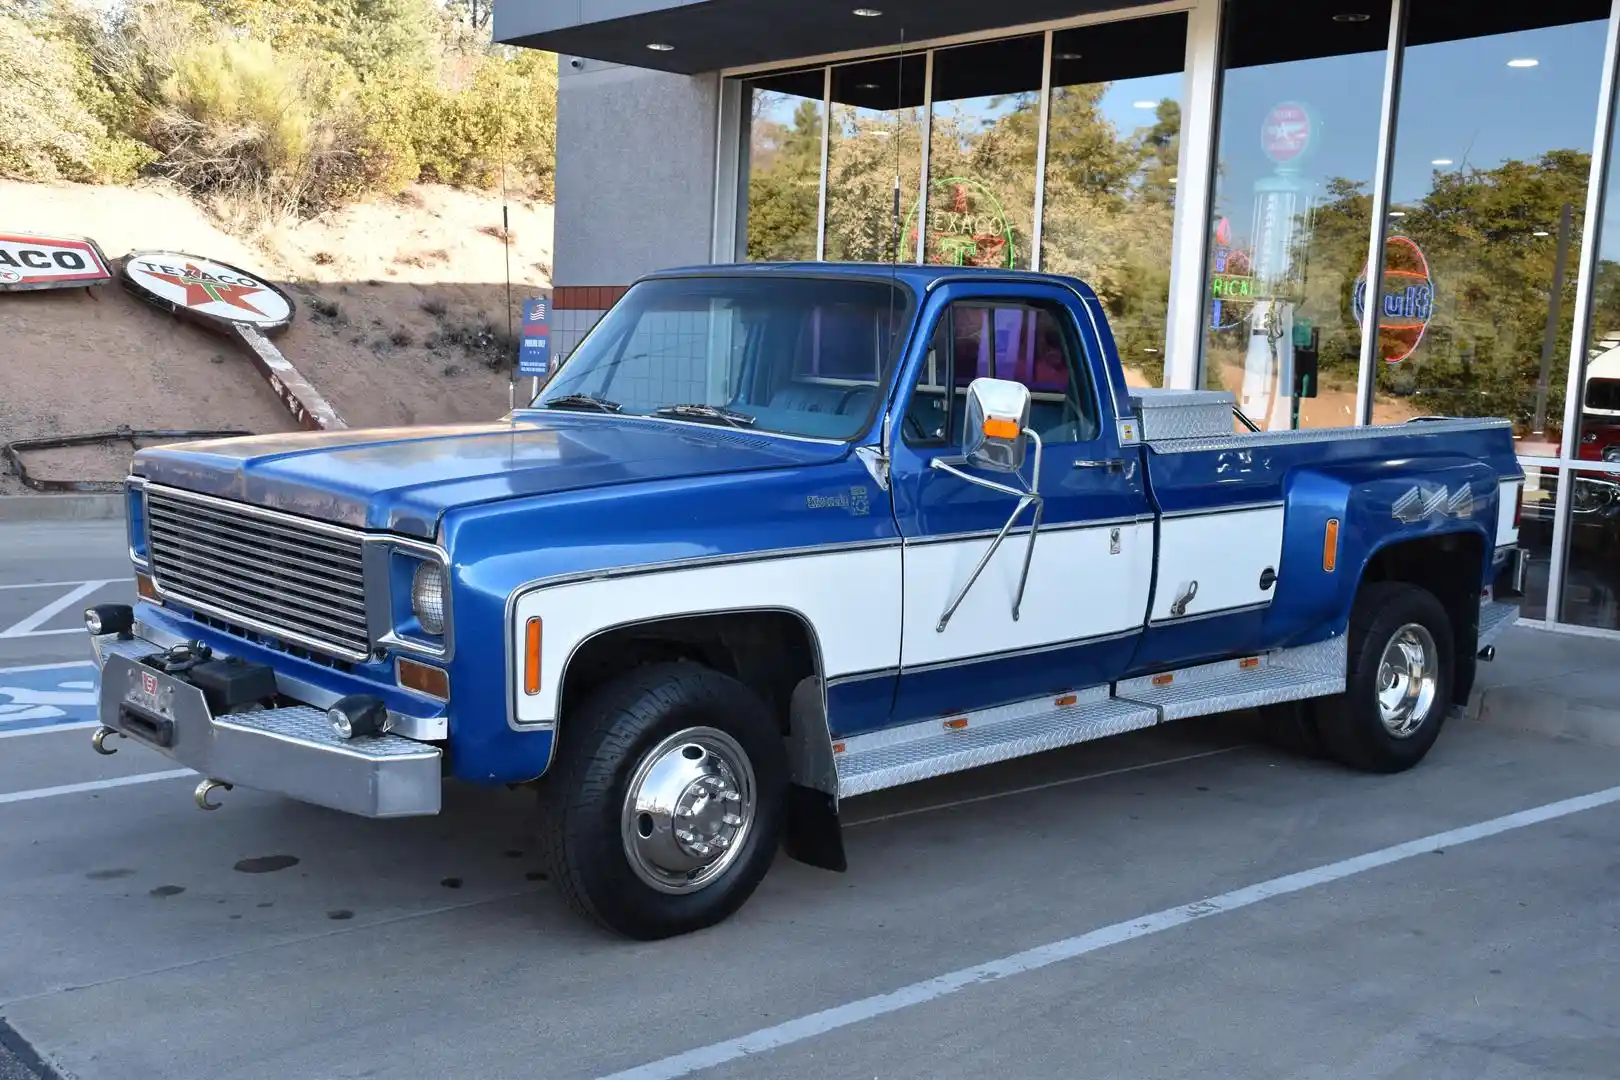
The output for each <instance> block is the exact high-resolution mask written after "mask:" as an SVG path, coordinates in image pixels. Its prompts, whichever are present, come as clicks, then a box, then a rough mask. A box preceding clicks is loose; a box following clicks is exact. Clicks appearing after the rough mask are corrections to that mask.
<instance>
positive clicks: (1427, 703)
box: [1315, 581, 1456, 773]
mask: <svg viewBox="0 0 1620 1080" xmlns="http://www.w3.org/2000/svg"><path fill="white" fill-rule="evenodd" d="M1349 633H1350V669H1349V671H1348V672H1347V673H1346V679H1345V690H1344V693H1343V694H1341V695H1339V696H1338V697H1336V698H1331V699H1328V700H1326V701H1323V702H1322V703H1321V704H1320V706H1319V708H1318V711H1317V715H1316V725H1315V727H1316V730H1317V733H1318V734H1319V735H1320V737H1321V739H1322V744H1323V748H1324V749H1325V750H1326V751H1327V753H1328V755H1329V756H1330V757H1332V758H1333V759H1334V760H1336V761H1338V762H1339V763H1340V764H1342V765H1346V766H1349V767H1350V768H1353V769H1360V770H1362V771H1364V772H1373V773H1396V772H1403V771H1405V770H1407V769H1410V768H1411V767H1412V766H1414V765H1416V764H1417V763H1418V762H1420V761H1422V760H1423V758H1424V757H1425V756H1426V755H1427V754H1428V752H1429V749H1430V747H1432V746H1433V745H1434V741H1435V740H1436V739H1437V738H1439V737H1440V729H1441V727H1442V726H1444V724H1445V720H1446V714H1447V712H1448V711H1449V709H1450V707H1451V690H1452V686H1453V683H1454V680H1455V677H1456V645H1455V638H1454V637H1453V631H1452V624H1451V618H1450V616H1449V615H1447V614H1446V609H1445V606H1444V605H1442V604H1441V603H1440V601H1439V600H1437V599H1436V598H1435V596H1434V594H1433V593H1430V592H1429V591H1428V590H1426V589H1423V588H1420V587H1419V586H1417V585H1412V584H1410V583H1407V582H1402V581H1379V582H1374V583H1372V584H1370V585H1366V586H1364V587H1363V588H1362V589H1361V591H1360V593H1359V594H1358V595H1357V597H1356V603H1355V608H1354V609H1353V610H1352V612H1351V615H1350V630H1349Z"/></svg>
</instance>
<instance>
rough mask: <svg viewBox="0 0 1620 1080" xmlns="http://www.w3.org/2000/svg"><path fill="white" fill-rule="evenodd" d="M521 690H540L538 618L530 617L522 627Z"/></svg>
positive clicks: (530, 691)
mask: <svg viewBox="0 0 1620 1080" xmlns="http://www.w3.org/2000/svg"><path fill="white" fill-rule="evenodd" d="M523 692H524V693H525V694H529V695H531V696H532V695H534V694H538V693H539V692H540V620H539V618H538V617H537V618H533V619H530V620H529V622H528V624H527V625H526V626H525V627H524V628H523Z"/></svg>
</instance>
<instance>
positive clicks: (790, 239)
mask: <svg viewBox="0 0 1620 1080" xmlns="http://www.w3.org/2000/svg"><path fill="white" fill-rule="evenodd" d="M824 88H825V73H824V72H823V69H821V68H815V69H813V70H811V71H803V72H795V73H793V74H789V75H774V76H771V77H769V78H764V79H757V80H754V81H752V82H748V83H745V84H744V85H743V101H744V103H745V104H746V106H747V108H748V117H749V121H748V131H747V134H746V137H745V138H746V141H745V143H744V146H743V148H742V152H743V155H744V158H743V162H742V175H743V176H744V177H746V178H747V185H746V187H745V188H744V190H743V194H742V197H743V198H744V199H745V200H746V217H745V218H744V219H743V220H744V223H745V224H744V228H743V236H744V238H745V241H744V243H745V246H744V252H745V256H746V258H747V259H748V260H749V261H752V262H762V261H771V260H781V259H814V258H815V257H816V218H817V215H818V214H819V212H820V205H819V204H820V182H821V123H822V94H823V90H824Z"/></svg>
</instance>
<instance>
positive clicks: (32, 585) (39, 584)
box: [0, 577, 135, 592]
mask: <svg viewBox="0 0 1620 1080" xmlns="http://www.w3.org/2000/svg"><path fill="white" fill-rule="evenodd" d="M107 580H108V582H109V583H110V584H118V583H119V582H123V581H134V580H135V579H134V578H128V577H126V578H109V579H107ZM85 584H88V583H87V582H84V581H16V582H12V583H11V584H8V585H0V592H5V591H6V590H7V589H65V588H67V587H68V586H70V585H85Z"/></svg>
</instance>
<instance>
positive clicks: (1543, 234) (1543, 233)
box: [1530, 229, 1552, 236]
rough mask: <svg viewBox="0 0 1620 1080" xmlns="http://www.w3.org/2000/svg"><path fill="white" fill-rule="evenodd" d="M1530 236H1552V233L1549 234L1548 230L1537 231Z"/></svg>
mask: <svg viewBox="0 0 1620 1080" xmlns="http://www.w3.org/2000/svg"><path fill="white" fill-rule="evenodd" d="M1530 235H1531V236H1551V235H1552V233H1550V232H1548V231H1547V230H1546V229H1537V230H1536V231H1535V232H1533V233H1531V234H1530Z"/></svg>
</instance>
